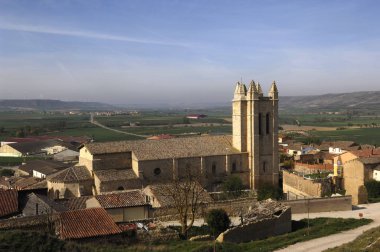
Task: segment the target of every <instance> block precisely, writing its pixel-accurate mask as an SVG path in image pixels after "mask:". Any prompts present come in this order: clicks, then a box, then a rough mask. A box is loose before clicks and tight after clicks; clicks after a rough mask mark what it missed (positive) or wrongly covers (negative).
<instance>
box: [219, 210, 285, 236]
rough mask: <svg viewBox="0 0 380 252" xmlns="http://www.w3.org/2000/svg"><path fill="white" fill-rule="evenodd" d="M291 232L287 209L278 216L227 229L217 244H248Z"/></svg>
mask: <svg viewBox="0 0 380 252" xmlns="http://www.w3.org/2000/svg"><path fill="white" fill-rule="evenodd" d="M291 231H292V214H291V209H290V208H287V209H286V210H285V211H284V212H282V213H281V214H280V215H279V216H274V217H273V218H267V219H262V220H258V221H254V222H249V223H247V224H243V225H240V226H236V227H233V228H230V229H227V230H226V231H225V232H223V233H221V234H220V235H219V236H218V238H217V241H219V242H236V243H240V242H249V241H254V240H259V239H264V238H267V237H271V236H275V235H281V234H285V233H289V232H291Z"/></svg>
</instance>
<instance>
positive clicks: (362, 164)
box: [343, 156, 380, 205]
mask: <svg viewBox="0 0 380 252" xmlns="http://www.w3.org/2000/svg"><path fill="white" fill-rule="evenodd" d="M379 173H380V157H379V156H378V157H362V158H357V159H353V160H350V161H347V162H345V164H344V170H343V188H344V189H345V190H346V194H347V195H352V203H353V204H355V205H357V204H363V203H367V202H368V194H367V190H366V188H365V185H364V184H365V182H366V181H369V180H371V179H377V178H378V176H379Z"/></svg>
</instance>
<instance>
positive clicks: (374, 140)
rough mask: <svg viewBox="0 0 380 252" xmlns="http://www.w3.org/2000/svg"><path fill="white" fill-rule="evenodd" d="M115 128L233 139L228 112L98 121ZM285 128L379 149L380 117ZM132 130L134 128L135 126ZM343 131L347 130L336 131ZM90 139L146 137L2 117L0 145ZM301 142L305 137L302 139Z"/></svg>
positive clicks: (85, 117)
mask: <svg viewBox="0 0 380 252" xmlns="http://www.w3.org/2000/svg"><path fill="white" fill-rule="evenodd" d="M193 113H197V114H207V115H208V116H207V117H206V118H204V119H200V120H193V119H187V118H185V116H186V115H187V114H193ZM95 120H96V121H97V122H99V123H101V124H103V125H105V126H107V127H110V128H112V129H116V130H120V131H124V132H129V133H134V134H139V135H146V136H152V135H159V134H173V135H197V134H231V132H232V125H231V111H230V109H229V108H219V109H204V110H181V109H178V110H142V111H140V112H139V113H137V114H125V115H115V116H95ZM280 123H281V125H284V129H288V130H305V131H308V132H309V133H310V134H311V136H313V137H316V138H319V139H321V140H329V141H333V140H352V141H355V142H357V143H360V144H373V145H377V146H379V145H380V128H378V127H379V126H380V117H378V116H376V115H354V116H352V115H349V116H347V115H329V114H291V113H286V112H281V114H280ZM131 125H132V126H131ZM337 128H342V130H336V129H337ZM46 134H47V135H52V136H68V135H70V136H88V137H91V138H93V139H94V140H95V141H100V142H101V141H116V140H134V139H142V138H141V137H137V136H131V135H126V134H123V133H118V132H113V131H110V130H107V129H104V128H100V127H98V126H96V125H94V124H91V123H90V114H89V113H86V112H83V114H79V115H69V114H67V113H62V112H38V111H29V112H0V141H1V140H4V139H6V138H7V137H10V136H21V137H22V136H30V135H46ZM299 140H302V137H301V138H299Z"/></svg>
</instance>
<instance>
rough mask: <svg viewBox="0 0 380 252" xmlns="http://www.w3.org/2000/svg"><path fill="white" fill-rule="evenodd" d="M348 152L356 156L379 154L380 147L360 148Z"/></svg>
mask: <svg viewBox="0 0 380 252" xmlns="http://www.w3.org/2000/svg"><path fill="white" fill-rule="evenodd" d="M350 152H351V153H352V154H354V155H356V156H358V157H373V156H380V149H361V150H354V151H350Z"/></svg>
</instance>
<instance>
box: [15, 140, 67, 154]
mask: <svg viewBox="0 0 380 252" xmlns="http://www.w3.org/2000/svg"><path fill="white" fill-rule="evenodd" d="M57 145H60V142H58V141H56V140H44V141H35V142H21V143H12V144H9V146H10V147H12V148H13V149H15V150H17V151H19V152H21V153H22V154H23V155H30V154H36V153H42V152H43V151H42V149H44V148H49V147H53V146H57Z"/></svg>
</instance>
